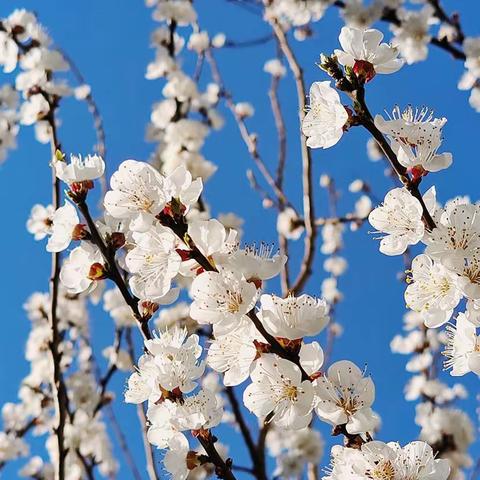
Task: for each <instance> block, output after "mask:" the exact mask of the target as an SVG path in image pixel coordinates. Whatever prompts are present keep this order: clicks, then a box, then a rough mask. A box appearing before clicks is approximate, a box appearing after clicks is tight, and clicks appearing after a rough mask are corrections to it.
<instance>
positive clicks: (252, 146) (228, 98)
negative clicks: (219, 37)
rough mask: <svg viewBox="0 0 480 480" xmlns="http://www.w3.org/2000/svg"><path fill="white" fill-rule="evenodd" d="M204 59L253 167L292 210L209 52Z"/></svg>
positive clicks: (208, 51) (209, 51)
mask: <svg viewBox="0 0 480 480" xmlns="http://www.w3.org/2000/svg"><path fill="white" fill-rule="evenodd" d="M205 55H206V59H207V61H208V63H209V64H210V68H211V71H212V76H213V79H214V80H215V82H216V83H217V84H218V85H219V86H220V90H221V94H222V96H223V98H224V99H225V102H226V104H227V107H228V108H229V110H230V111H231V112H232V114H233V117H234V119H235V121H236V123H237V126H238V129H239V130H240V135H241V137H242V139H243V141H244V143H245V145H246V146H247V149H248V152H249V153H250V156H251V157H252V160H253V161H254V162H255V165H256V166H257V168H258V169H259V170H260V173H261V174H262V175H263V178H264V179H265V180H266V182H267V183H268V185H269V186H270V188H271V189H272V191H273V192H274V193H275V195H276V196H277V198H278V199H279V200H281V201H282V202H283V203H284V204H285V205H287V206H289V207H290V208H293V209H294V207H293V205H292V204H291V203H290V202H289V200H288V198H287V197H286V196H285V193H284V192H283V191H282V190H281V189H280V188H278V186H277V184H276V182H275V179H274V178H273V176H272V174H271V173H270V172H269V170H268V168H267V166H266V165H265V163H264V161H263V159H262V157H261V156H260V153H259V151H258V147H257V141H256V139H255V137H254V136H253V135H252V134H251V133H250V132H249V130H248V128H247V125H246V123H245V120H244V118H243V117H242V116H240V115H239V114H238V113H237V112H236V110H235V102H234V101H233V97H232V94H231V93H230V92H229V91H228V90H227V89H226V88H225V85H224V83H223V80H222V77H221V75H220V71H219V69H218V65H217V62H216V61H215V58H214V56H213V53H212V52H211V50H207V51H206V52H205Z"/></svg>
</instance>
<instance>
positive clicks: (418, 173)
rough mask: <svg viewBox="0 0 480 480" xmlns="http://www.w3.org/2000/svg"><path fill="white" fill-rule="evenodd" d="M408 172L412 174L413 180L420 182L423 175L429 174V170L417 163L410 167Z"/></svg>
mask: <svg viewBox="0 0 480 480" xmlns="http://www.w3.org/2000/svg"><path fill="white" fill-rule="evenodd" d="M408 172H409V173H410V174H411V175H412V180H413V181H414V182H420V180H421V179H422V177H425V176H426V175H428V171H427V170H425V169H424V168H423V167H422V166H421V165H415V166H414V167H410V168H409V169H408Z"/></svg>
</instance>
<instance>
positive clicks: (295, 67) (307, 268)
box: [265, 0, 317, 293]
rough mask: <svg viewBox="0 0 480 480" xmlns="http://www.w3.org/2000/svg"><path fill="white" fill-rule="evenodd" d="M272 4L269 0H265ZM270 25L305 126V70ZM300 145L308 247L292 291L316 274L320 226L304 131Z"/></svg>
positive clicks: (281, 34)
mask: <svg viewBox="0 0 480 480" xmlns="http://www.w3.org/2000/svg"><path fill="white" fill-rule="evenodd" d="M265 4H266V5H268V0H265ZM270 25H271V26H272V28H273V31H274V33H275V36H276V37H277V41H278V43H279V45H280V48H281V50H282V53H283V54H284V55H285V57H286V59H287V62H288V65H289V67H290V70H291V72H292V73H293V76H294V79H295V86H296V90H297V99H298V119H299V127H300V128H301V125H302V122H303V119H304V117H305V108H306V104H305V98H306V90H305V83H304V78H303V70H302V67H301V66H300V64H299V63H298V60H297V58H296V56H295V54H294V52H293V50H292V48H291V47H290V44H289V43H288V39H287V36H286V35H285V32H284V31H283V29H282V26H281V25H280V23H279V22H278V21H277V19H275V18H273V19H271V20H270ZM300 144H301V154H302V184H303V216H304V219H305V240H304V242H305V246H304V254H303V259H302V264H301V266H300V271H299V273H298V275H297V278H296V280H295V282H294V284H293V286H292V288H291V290H292V293H297V292H299V291H301V290H302V289H303V287H304V285H305V284H306V282H307V281H308V279H309V277H310V275H311V274H312V265H313V260H314V257H315V245H316V238H317V229H316V227H315V212H314V200H313V184H312V158H311V152H310V149H309V148H308V147H307V140H306V138H305V135H303V133H300Z"/></svg>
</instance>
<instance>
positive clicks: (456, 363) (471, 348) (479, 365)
mask: <svg viewBox="0 0 480 480" xmlns="http://www.w3.org/2000/svg"><path fill="white" fill-rule="evenodd" d="M447 336H448V342H447V346H446V348H445V350H444V352H443V354H444V355H445V357H447V360H446V361H445V363H444V365H445V368H448V369H451V370H450V375H452V376H454V377H458V376H461V375H465V374H466V373H468V372H474V373H476V374H477V375H479V376H480V339H479V338H478V336H477V329H476V327H475V325H473V323H471V322H470V321H469V320H468V319H467V317H466V316H465V314H464V313H459V314H458V316H457V321H456V324H455V325H447Z"/></svg>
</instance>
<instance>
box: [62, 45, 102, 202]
mask: <svg viewBox="0 0 480 480" xmlns="http://www.w3.org/2000/svg"><path fill="white" fill-rule="evenodd" d="M57 50H58V51H59V52H60V53H61V54H62V56H63V58H64V59H65V61H66V62H67V63H68V65H69V66H70V69H71V71H72V74H73V76H74V77H75V79H76V80H77V82H78V84H79V85H86V84H87V83H86V81H85V77H84V76H83V74H82V72H81V71H80V69H79V68H78V66H77V64H76V63H75V62H74V61H73V59H72V58H71V57H70V56H69V55H68V54H67V53H66V52H65V51H64V50H63V49H61V48H59V47H57ZM85 102H86V104H87V107H88V110H89V112H90V113H91V114H92V118H93V128H94V129H95V134H96V137H97V143H96V145H95V150H96V151H97V153H98V154H99V155H100V156H101V157H102V158H103V160H104V161H105V175H103V176H102V177H101V178H100V182H101V186H102V192H103V194H105V192H106V190H107V184H106V180H105V179H106V178H107V171H106V170H107V145H106V135H105V127H104V125H103V118H102V115H101V114H100V111H99V109H98V105H97V102H96V101H95V98H94V97H93V94H92V92H91V91H90V92H89V93H88V95H87V96H86V97H85Z"/></svg>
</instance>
